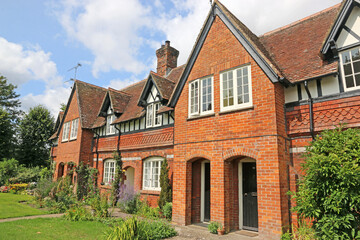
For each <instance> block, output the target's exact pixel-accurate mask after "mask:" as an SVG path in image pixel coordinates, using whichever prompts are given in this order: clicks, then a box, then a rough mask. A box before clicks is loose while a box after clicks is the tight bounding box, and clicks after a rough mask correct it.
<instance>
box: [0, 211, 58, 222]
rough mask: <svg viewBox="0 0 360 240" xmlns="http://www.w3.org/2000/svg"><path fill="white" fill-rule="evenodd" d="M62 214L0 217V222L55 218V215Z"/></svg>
mask: <svg viewBox="0 0 360 240" xmlns="http://www.w3.org/2000/svg"><path fill="white" fill-rule="evenodd" d="M62 215H64V214H63V213H59V214H44V215H35V216H26V217H16V218H5V219H0V223H2V222H12V221H17V220H22V219H35V218H56V217H61V216H62Z"/></svg>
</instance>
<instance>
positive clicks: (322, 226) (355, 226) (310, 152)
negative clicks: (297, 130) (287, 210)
mask: <svg viewBox="0 0 360 240" xmlns="http://www.w3.org/2000/svg"><path fill="white" fill-rule="evenodd" d="M303 170H304V171H305V172H306V174H305V176H304V177H303V178H302V179H301V180H300V182H299V191H298V192H297V193H295V194H294V195H295V196H294V198H295V200H296V202H297V206H296V207H295V209H294V210H296V211H297V212H298V214H300V217H301V218H310V219H312V220H313V227H314V229H315V230H316V234H317V235H318V237H319V238H320V239H360V232H359V231H360V230H359V226H360V191H359V186H360V131H359V130H358V129H347V130H345V131H343V129H342V128H341V127H339V128H337V129H335V130H327V131H324V132H323V133H322V136H321V137H317V138H316V141H314V142H312V143H311V145H310V146H309V147H308V148H307V154H306V160H305V163H304V164H303Z"/></svg>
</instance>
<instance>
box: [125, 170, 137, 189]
mask: <svg viewBox="0 0 360 240" xmlns="http://www.w3.org/2000/svg"><path fill="white" fill-rule="evenodd" d="M134 180H135V168H133V167H127V168H126V169H125V179H124V185H125V186H126V188H129V189H131V190H132V191H134Z"/></svg>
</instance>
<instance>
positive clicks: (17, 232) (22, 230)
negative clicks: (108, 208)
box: [0, 218, 109, 240]
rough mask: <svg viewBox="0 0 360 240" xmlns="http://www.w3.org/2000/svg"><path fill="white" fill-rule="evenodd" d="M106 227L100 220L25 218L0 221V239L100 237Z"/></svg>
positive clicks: (102, 235)
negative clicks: (71, 220) (75, 220)
mask: <svg viewBox="0 0 360 240" xmlns="http://www.w3.org/2000/svg"><path fill="white" fill-rule="evenodd" d="M108 228H109V227H108V226H107V225H105V224H103V223H100V222H89V221H83V222H70V221H66V220H64V219H62V218H37V219H27V220H18V221H14V222H4V223H0V239H17V240H21V239H102V238H103V237H104V232H105V231H106V230H107V229H108Z"/></svg>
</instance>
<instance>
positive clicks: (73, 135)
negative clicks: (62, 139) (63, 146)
mask: <svg viewBox="0 0 360 240" xmlns="http://www.w3.org/2000/svg"><path fill="white" fill-rule="evenodd" d="M78 127H79V118H76V119H74V120H72V121H71V130H70V140H75V139H76V138H77V133H78Z"/></svg>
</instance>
